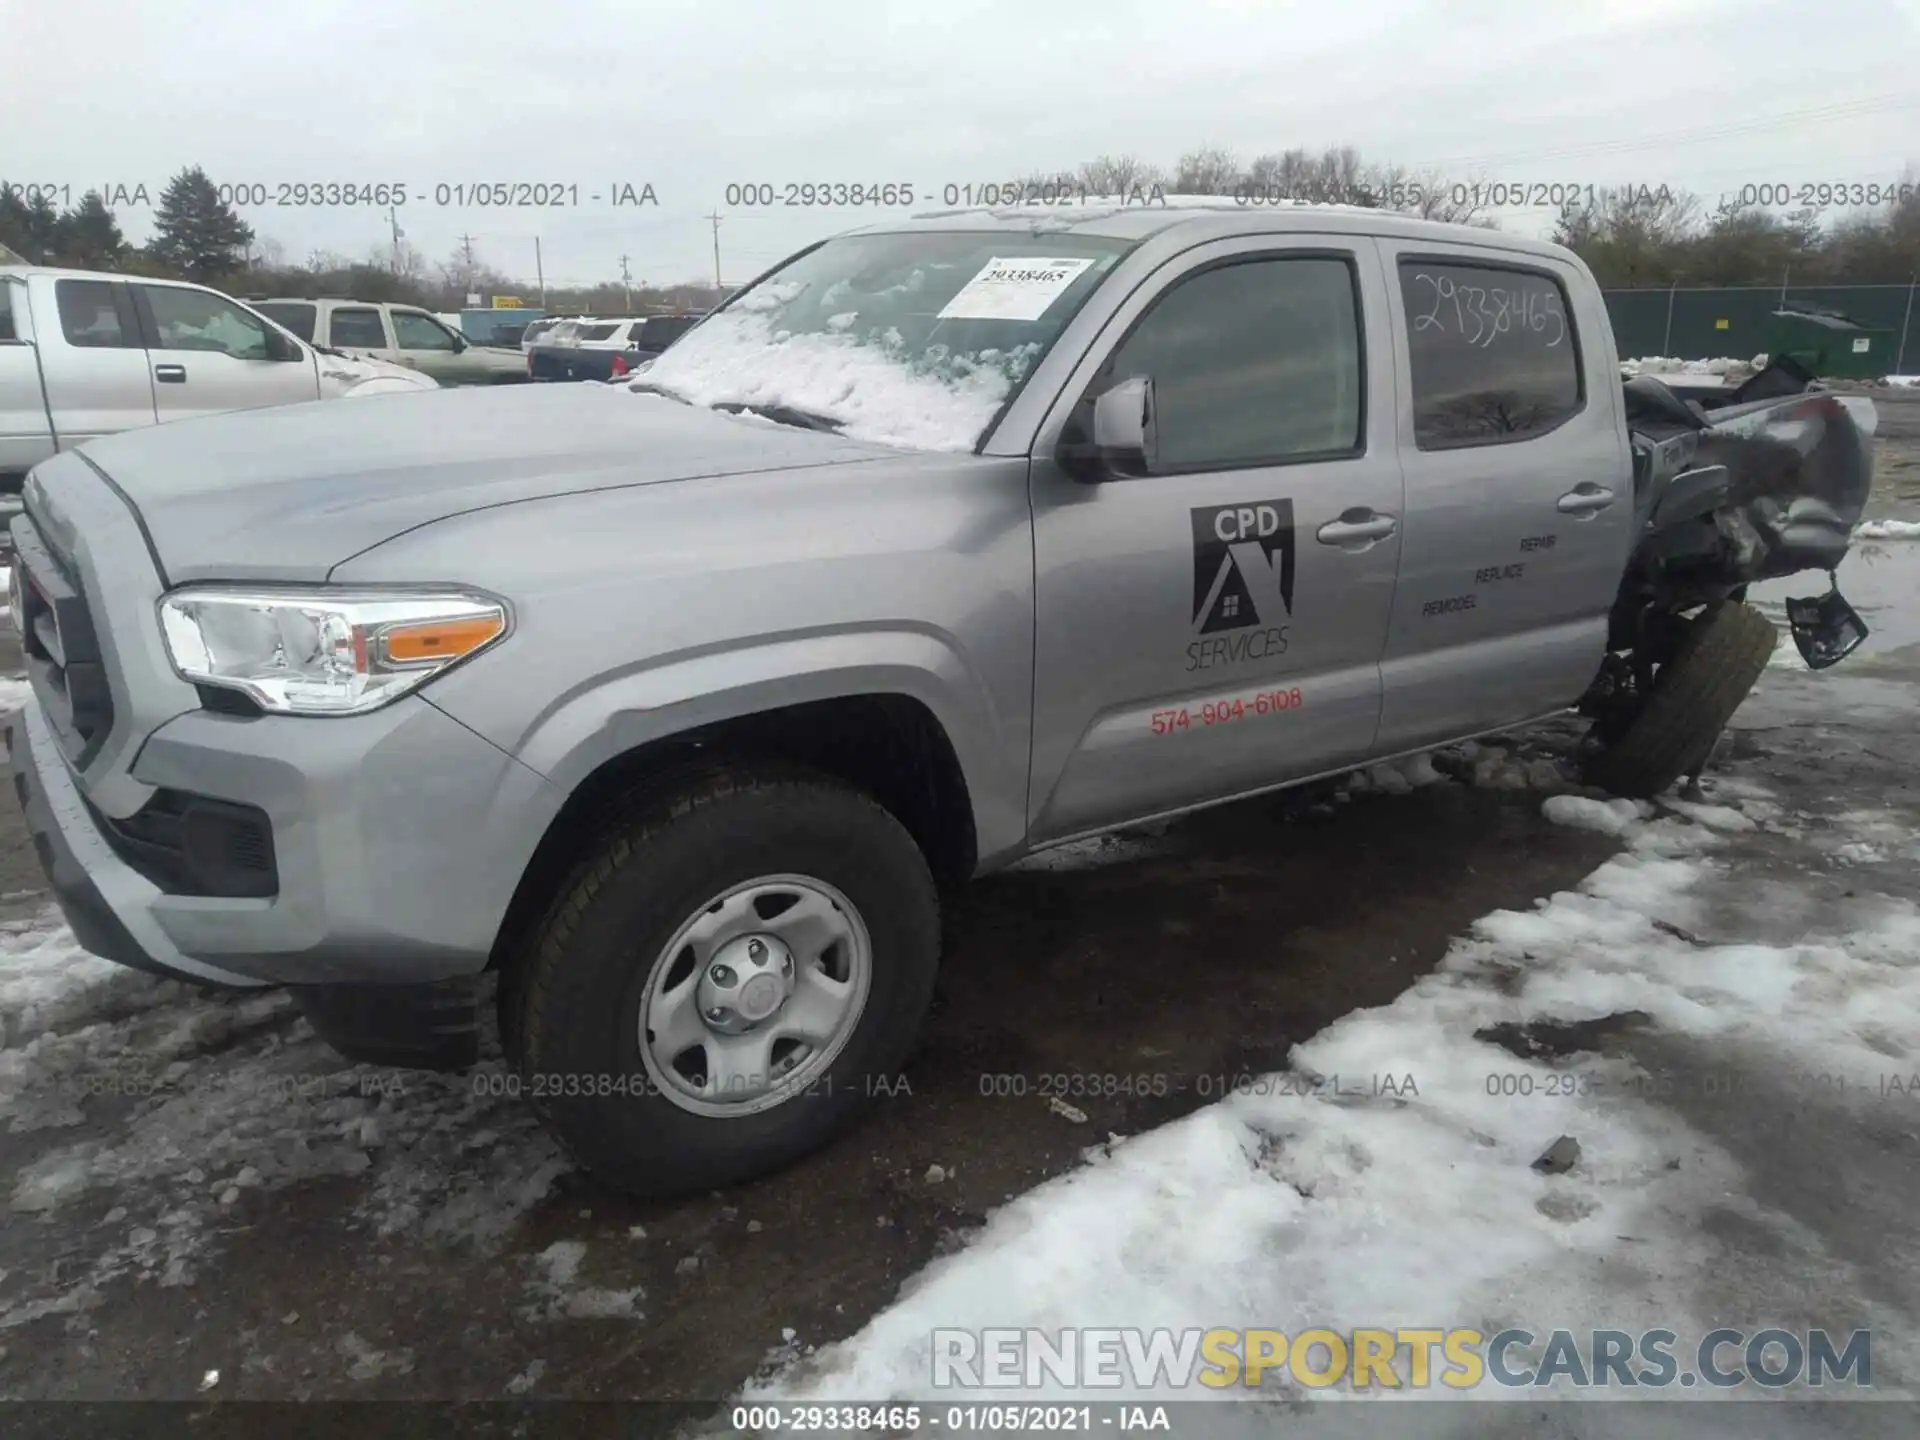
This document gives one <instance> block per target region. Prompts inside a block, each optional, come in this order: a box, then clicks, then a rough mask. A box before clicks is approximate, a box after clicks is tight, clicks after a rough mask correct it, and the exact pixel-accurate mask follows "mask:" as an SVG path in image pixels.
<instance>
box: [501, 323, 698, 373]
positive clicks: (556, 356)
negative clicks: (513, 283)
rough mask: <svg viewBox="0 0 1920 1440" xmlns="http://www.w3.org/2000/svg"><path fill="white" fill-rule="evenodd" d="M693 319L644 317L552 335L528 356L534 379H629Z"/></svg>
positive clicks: (529, 367) (687, 328)
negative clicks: (624, 376)
mask: <svg viewBox="0 0 1920 1440" xmlns="http://www.w3.org/2000/svg"><path fill="white" fill-rule="evenodd" d="M700 318H701V317H700V316H698V315H647V316H642V317H640V318H637V319H630V320H616V321H611V322H609V321H599V322H594V323H590V324H587V325H584V326H579V327H576V328H575V331H574V332H573V333H569V332H568V331H567V330H566V329H565V327H561V328H560V329H558V330H556V331H555V332H553V334H550V335H549V336H547V337H546V339H545V341H543V342H542V343H539V344H536V345H535V346H534V347H533V348H532V349H531V350H529V351H528V352H527V372H528V374H530V375H531V376H532V377H533V378H534V379H535V380H614V379H618V378H619V377H620V376H622V375H627V374H631V373H632V372H633V371H634V370H636V369H638V368H639V367H640V366H642V365H644V364H646V362H647V361H649V360H651V359H653V357H654V356H656V355H658V354H659V353H660V352H661V351H663V350H665V349H666V348H667V346H669V345H671V344H672V343H673V342H674V341H675V340H678V339H679V338H680V337H681V336H682V335H684V334H685V333H686V332H687V331H688V330H689V329H691V328H692V327H693V326H694V325H695V324H697V323H698V322H699V320H700Z"/></svg>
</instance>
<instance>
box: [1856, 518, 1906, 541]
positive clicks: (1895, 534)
mask: <svg viewBox="0 0 1920 1440" xmlns="http://www.w3.org/2000/svg"><path fill="white" fill-rule="evenodd" d="M1853 538H1854V539H1856V540H1920V521H1914V520H1867V521H1864V522H1863V523H1862V524H1861V525H1860V528H1859V529H1857V530H1855V531H1854V532H1853Z"/></svg>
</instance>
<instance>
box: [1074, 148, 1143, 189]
mask: <svg viewBox="0 0 1920 1440" xmlns="http://www.w3.org/2000/svg"><path fill="white" fill-rule="evenodd" d="M1162 180H1163V177H1162V175H1161V172H1160V169H1159V167H1158V166H1155V165H1149V164H1148V163H1147V162H1146V161H1145V160H1141V159H1139V158H1137V157H1136V156H1132V155H1102V156H1101V157H1100V158H1099V159H1097V160H1089V161H1088V162H1087V163H1086V164H1084V165H1082V166H1081V167H1080V183H1081V184H1083V185H1085V186H1086V187H1087V189H1088V190H1089V191H1090V192H1092V193H1093V194H1095V195H1130V194H1132V193H1133V191H1134V190H1135V189H1150V188H1152V187H1153V186H1155V185H1158V184H1161V183H1162Z"/></svg>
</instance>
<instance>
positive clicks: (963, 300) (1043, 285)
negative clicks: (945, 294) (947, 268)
mask: <svg viewBox="0 0 1920 1440" xmlns="http://www.w3.org/2000/svg"><path fill="white" fill-rule="evenodd" d="M1091 264H1093V261H1092V260H1089V259H1082V258H1072V259H1059V260H1054V259H1048V258H1046V257H1043V256H1034V255H1022V256H1016V257H1014V258H1012V259H1004V258H1002V257H1000V256H998V255H996V256H994V258H993V259H991V260H989V261H988V262H987V263H986V265H985V266H984V267H983V268H982V269H981V271H980V273H979V274H978V275H976V276H974V277H973V279H971V280H969V281H968V282H967V283H966V284H965V285H962V286H961V287H960V293H959V294H957V295H955V296H954V297H953V299H951V300H949V301H948V302H947V304H946V308H945V309H943V310H942V311H941V312H940V317H939V318H940V319H942V320H1038V319H1039V318H1040V317H1041V316H1042V315H1044V314H1046V312H1047V307H1048V306H1049V305H1051V304H1052V303H1053V302H1054V301H1055V300H1057V299H1059V298H1060V293H1061V292H1062V291H1063V290H1065V289H1066V288H1067V287H1068V286H1069V285H1071V284H1073V282H1074V281H1075V280H1077V279H1079V278H1080V272H1081V271H1083V270H1085V269H1086V268H1087V267H1088V266H1089V265H1091Z"/></svg>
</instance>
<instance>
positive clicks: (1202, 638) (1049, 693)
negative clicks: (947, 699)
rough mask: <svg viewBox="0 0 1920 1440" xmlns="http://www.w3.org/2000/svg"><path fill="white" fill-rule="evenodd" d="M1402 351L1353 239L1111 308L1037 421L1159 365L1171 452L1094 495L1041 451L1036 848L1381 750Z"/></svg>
mask: <svg viewBox="0 0 1920 1440" xmlns="http://www.w3.org/2000/svg"><path fill="white" fill-rule="evenodd" d="M1391 348H1392V347H1391V344H1390V342H1389V340H1388V333H1387V328H1386V305H1385V303H1384V297H1383V295H1382V293H1381V279H1380V270H1379V264H1378V260H1377V258H1376V255H1375V252H1374V248H1373V241H1371V240H1369V239H1365V238H1357V237H1353V236H1300V235H1288V236H1279V235H1272V236H1263V237H1258V238H1249V239H1238V240H1231V241H1221V242H1216V243H1214V244H1210V245H1205V246H1201V247H1198V248H1196V249H1195V250H1193V251H1190V252H1188V253H1187V254H1185V255H1183V256H1181V257H1179V258H1178V259H1176V260H1172V261H1169V262H1168V263H1167V265H1166V266H1164V267H1163V268H1162V270H1161V271H1160V272H1159V273H1158V274H1157V275H1156V276H1154V277H1153V279H1151V280H1150V281H1149V282H1148V283H1147V284H1145V285H1143V286H1142V287H1141V288H1140V290H1139V291H1138V292H1136V294H1135V295H1134V296H1133V297H1131V298H1130V299H1129V300H1128V301H1127V302H1126V303H1125V305H1124V306H1123V307H1122V308H1121V309H1120V310H1119V311H1118V312H1117V313H1116V314H1115V316H1114V317H1113V319H1112V321H1110V322H1109V324H1108V325H1107V327H1106V329H1105V332H1104V333H1103V335H1102V337H1101V339H1100V340H1099V341H1098V342H1096V344H1095V346H1094V347H1093V351H1092V352H1091V353H1090V354H1089V356H1088V357H1087V359H1086V360H1085V361H1084V362H1083V363H1082V365H1081V366H1080V367H1079V369H1078V370H1077V371H1076V372H1075V375H1074V377H1073V379H1072V380H1071V381H1070V382H1069V384H1068V386H1067V389H1066V391H1065V392H1064V393H1063V394H1062V396H1061V399H1060V402H1059V405H1058V406H1056V409H1055V412H1054V414H1053V415H1052V416H1051V417H1050V418H1049V422H1048V424H1046V425H1043V426H1042V428H1041V434H1042V436H1043V437H1046V436H1051V435H1054V434H1057V433H1058V432H1059V428H1060V425H1061V424H1062V420H1061V415H1062V408H1061V407H1066V408H1067V409H1068V410H1069V411H1071V410H1072V409H1073V408H1074V407H1076V406H1077V407H1079V411H1080V413H1081V414H1082V415H1084V414H1085V409H1086V406H1087V404H1088V403H1089V401H1090V399H1091V397H1092V396H1094V395H1097V394H1099V393H1100V392H1102V391H1104V390H1106V389H1108V388H1109V387H1110V386H1112V385H1115V384H1118V383H1119V382H1121V381H1123V380H1126V379H1129V378H1133V377H1138V376H1146V377H1149V378H1151V380H1152V381H1153V385H1154V397H1155V398H1154V404H1155V408H1156V411H1157V425H1158V460H1157V463H1156V464H1155V466H1154V468H1153V471H1152V473H1150V474H1148V475H1146V476H1144V477H1141V478H1133V479H1121V478H1114V479H1109V480H1106V481H1103V482H1100V483H1084V482H1083V481H1080V480H1076V479H1075V478H1074V477H1073V476H1071V475H1069V474H1068V473H1067V472H1066V471H1065V470H1063V469H1062V468H1061V467H1060V465H1059V464H1058V463H1056V461H1055V460H1054V459H1053V456H1052V453H1051V450H1044V451H1042V452H1040V453H1036V454H1035V456H1034V459H1033V471H1032V474H1033V511H1034V550H1035V565H1036V577H1037V594H1036V603H1037V606H1038V617H1037V631H1036V641H1037V651H1036V663H1035V674H1034V752H1033V769H1032V780H1031V787H1030V797H1029V815H1030V829H1031V835H1032V839H1033V840H1034V842H1035V843H1041V842H1045V841H1047V840H1054V839H1060V838H1064V837H1066V836H1070V835H1074V834H1079V833H1083V832H1085V831H1089V830H1095V829H1099V828H1102V827H1106V826H1111V825H1115V824H1119V823H1123V822H1126V821H1128V820H1133V819H1140V818H1145V817H1148V816H1151V815H1154V814H1157V813H1162V812H1165V811H1168V810H1173V809H1180V808H1185V807H1187V806H1190V805H1192V804H1195V803H1200V802H1205V801H1210V800H1219V799H1225V798H1228V797H1230V796H1233V795H1237V794H1242V793H1246V792H1249V791H1253V790H1258V789H1262V788H1265V787H1270V786H1273V785H1276V784H1279V783H1281V782H1283V781H1286V780H1290V779H1296V778H1299V777H1303V776H1307V775H1311V774H1315V773H1318V772H1322V771H1326V770H1330V769H1337V768H1340V767H1342V766H1345V765H1348V764H1351V763H1353V762H1356V761H1360V760H1364V759H1365V758H1366V757H1367V756H1368V755H1369V754H1370V753H1371V752H1372V749H1373V743H1374V730H1375V728H1376V726H1377V724H1378V721H1379V718H1380V652H1381V648H1382V645H1383V643H1384V641H1385V638H1386V632H1387V617H1388V615H1389V613H1390V611H1391V608H1392V603H1393V589H1394V579H1395V572H1396V570H1397V567H1398V563H1399V556H1400V543H1401V537H1400V525H1399V516H1400V511H1401V505H1402V495H1401V482H1400V469H1399V464H1398V461H1397V459H1396V457H1395V454H1394V448H1393V405H1392V401H1391V398H1390V397H1391V377H1392V360H1391ZM1044 443H1045V442H1044V441H1043V444H1044Z"/></svg>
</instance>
